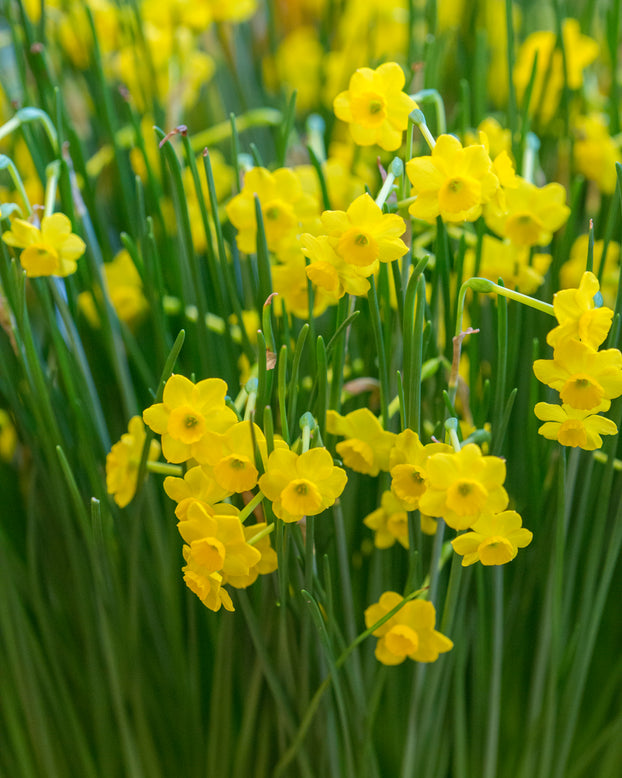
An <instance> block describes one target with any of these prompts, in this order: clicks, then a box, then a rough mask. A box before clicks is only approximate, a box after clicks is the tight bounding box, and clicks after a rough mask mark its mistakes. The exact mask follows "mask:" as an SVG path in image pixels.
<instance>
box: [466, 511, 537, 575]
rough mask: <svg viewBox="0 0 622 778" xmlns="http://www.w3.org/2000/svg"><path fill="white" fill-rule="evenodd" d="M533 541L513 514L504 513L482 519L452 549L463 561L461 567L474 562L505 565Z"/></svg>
mask: <svg viewBox="0 0 622 778" xmlns="http://www.w3.org/2000/svg"><path fill="white" fill-rule="evenodd" d="M532 538H533V533H532V532H530V531H529V530H528V529H525V528H524V527H523V521H522V519H521V517H520V515H519V514H518V513H516V511H503V513H497V514H485V515H484V516H481V517H480V518H479V519H478V520H477V521H476V522H475V524H473V526H472V527H471V531H470V532H465V533H464V535H458V537H457V538H455V539H454V540H452V541H451V545H452V546H453V549H454V551H455V552H456V554H459V555H460V556H461V557H463V559H462V566H463V567H468V565H472V564H474V563H475V562H481V563H482V564H483V565H505V564H506V563H507V562H511V561H512V559H514V557H515V556H516V554H517V553H518V549H519V548H525V546H528V545H529V544H530V543H531V540H532Z"/></svg>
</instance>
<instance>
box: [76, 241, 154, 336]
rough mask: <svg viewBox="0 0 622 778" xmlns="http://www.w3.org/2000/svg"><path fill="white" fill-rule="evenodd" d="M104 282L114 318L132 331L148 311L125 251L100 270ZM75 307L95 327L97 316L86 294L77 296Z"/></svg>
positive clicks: (145, 300) (140, 284)
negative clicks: (115, 315) (114, 314)
mask: <svg viewBox="0 0 622 778" xmlns="http://www.w3.org/2000/svg"><path fill="white" fill-rule="evenodd" d="M103 271H104V280H105V284H106V288H107V290H108V296H109V297H110V302H111V303H112V306H113V308H114V309H115V311H116V313H117V316H118V317H119V319H120V320H121V321H122V322H125V324H127V325H128V327H134V326H135V325H136V324H137V323H138V322H139V321H140V320H141V319H142V317H143V316H144V315H145V314H146V313H147V311H148V310H149V304H148V302H147V299H146V297H145V295H144V294H143V283H142V279H141V277H140V275H139V274H138V271H137V270H136V266H135V265H134V263H133V262H132V258H131V257H130V255H129V252H128V251H127V250H126V249H122V250H121V251H120V252H119V253H118V254H117V255H116V256H115V258H114V259H113V260H112V262H106V263H104V266H103ZM78 306H79V307H80V310H81V311H82V312H83V313H84V315H85V316H86V318H87V319H88V320H89V322H90V324H91V325H92V326H93V327H99V324H100V322H99V315H98V313H97V308H96V306H95V301H94V300H93V295H92V294H91V293H90V292H81V293H80V294H79V295H78Z"/></svg>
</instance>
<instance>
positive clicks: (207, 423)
mask: <svg viewBox="0 0 622 778" xmlns="http://www.w3.org/2000/svg"><path fill="white" fill-rule="evenodd" d="M226 394H227V384H226V383H225V382H224V381H223V380H222V379H220V378H207V379H205V380H204V381H199V383H198V384H196V385H195V384H193V383H192V381H190V380H188V379H187V378H186V377H185V376H182V375H172V376H171V377H170V378H169V379H168V381H167V382H166V386H165V387H164V394H163V397H162V402H161V403H156V404H154V405H151V406H150V407H149V408H147V409H145V410H144V411H143V419H144V421H145V423H146V424H147V425H148V426H149V427H151V429H152V430H153V431H154V432H157V433H158V434H159V435H161V436H162V453H163V454H164V456H165V457H166V459H167V460H168V461H169V462H186V461H187V460H188V459H190V458H191V457H194V455H195V450H196V449H197V448H199V444H200V443H201V439H202V438H203V436H204V435H205V434H206V432H208V431H210V432H225V431H226V430H227V429H228V428H229V427H231V426H232V425H233V424H235V422H236V421H237V417H236V415H235V413H234V412H233V411H232V410H231V409H230V408H227V406H226V405H225V395H226Z"/></svg>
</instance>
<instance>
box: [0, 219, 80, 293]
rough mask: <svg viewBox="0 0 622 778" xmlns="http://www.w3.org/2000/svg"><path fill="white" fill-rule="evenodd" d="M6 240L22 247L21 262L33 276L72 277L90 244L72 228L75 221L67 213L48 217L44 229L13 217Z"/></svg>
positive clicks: (5, 233) (43, 225) (43, 220)
mask: <svg viewBox="0 0 622 778" xmlns="http://www.w3.org/2000/svg"><path fill="white" fill-rule="evenodd" d="M2 240H3V241H4V242H5V243H6V244H7V245H8V246H13V247H14V248H19V249H22V253H21V255H20V262H21V264H22V267H23V268H24V270H25V271H26V275H27V276H28V277H29V278H36V277H38V276H61V277H64V276H68V275H71V274H72V273H75V272H76V269H77V267H78V266H77V264H76V260H78V259H79V258H80V257H81V256H82V255H83V254H84V250H85V249H86V244H85V242H84V241H83V240H82V238H79V237H78V236H77V235H74V234H73V232H72V231H71V222H70V221H69V219H68V218H67V217H66V216H65V214H63V213H55V214H53V215H52V216H44V217H43V219H42V220H41V229H39V228H38V227H35V225H34V224H30V222H27V221H25V220H24V219H13V221H12V222H11V229H10V230H7V231H6V232H3V233H2Z"/></svg>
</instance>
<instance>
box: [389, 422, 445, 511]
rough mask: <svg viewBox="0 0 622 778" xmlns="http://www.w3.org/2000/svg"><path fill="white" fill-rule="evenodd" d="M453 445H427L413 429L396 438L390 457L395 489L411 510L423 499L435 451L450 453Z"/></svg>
mask: <svg viewBox="0 0 622 778" xmlns="http://www.w3.org/2000/svg"><path fill="white" fill-rule="evenodd" d="M452 451H453V449H452V448H451V446H448V445H445V444H444V443H429V444H428V445H427V446H424V445H423V443H422V442H421V441H420V440H419V436H418V435H417V433H416V432H413V431H412V430H409V429H408V430H404V432H400V434H399V435H398V436H397V438H396V439H395V443H394V445H393V448H392V449H391V454H390V457H389V466H390V468H391V491H392V492H393V494H394V495H395V497H396V498H397V499H398V500H399V502H400V504H401V505H402V506H403V507H404V508H406V509H407V510H409V511H413V510H416V508H418V507H419V499H420V498H421V496H422V495H423V494H424V493H425V490H426V486H427V480H426V478H427V476H426V471H425V464H426V462H427V460H428V458H429V457H430V456H432V454H442V453H445V454H450V453H451V452H452Z"/></svg>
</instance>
